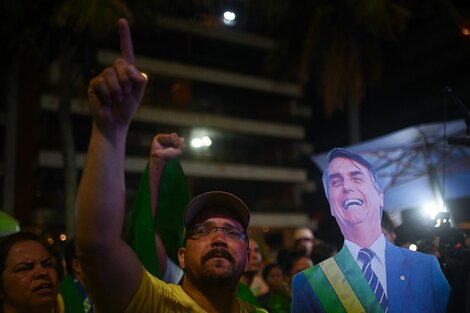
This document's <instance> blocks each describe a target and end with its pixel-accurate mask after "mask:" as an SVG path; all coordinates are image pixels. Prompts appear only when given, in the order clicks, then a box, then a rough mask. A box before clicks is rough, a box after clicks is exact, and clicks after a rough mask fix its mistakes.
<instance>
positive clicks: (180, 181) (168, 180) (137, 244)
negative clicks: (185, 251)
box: [129, 159, 191, 278]
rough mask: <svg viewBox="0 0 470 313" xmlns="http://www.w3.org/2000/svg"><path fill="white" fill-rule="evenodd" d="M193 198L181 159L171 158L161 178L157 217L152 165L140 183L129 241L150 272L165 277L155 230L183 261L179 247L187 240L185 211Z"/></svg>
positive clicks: (170, 254) (175, 259)
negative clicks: (153, 199)
mask: <svg viewBox="0 0 470 313" xmlns="http://www.w3.org/2000/svg"><path fill="white" fill-rule="evenodd" d="M190 199H191V195H190V193H189V189H188V182H187V179H186V176H185V175H184V172H183V169H182V168H181V165H180V163H179V161H178V160H175V159H173V160H168V161H167V163H166V166H165V169H164V170H163V174H162V177H161V179H160V185H159V190H158V205H157V214H156V216H155V220H153V219H152V207H151V192H150V185H149V165H148V164H147V166H146V168H145V171H144V174H143V176H142V178H141V181H140V184H139V190H138V193H137V197H136V200H135V203H134V206H133V209H132V214H131V221H130V229H129V245H130V246H131V247H132V249H133V250H134V251H135V253H136V254H137V256H138V257H139V259H140V261H141V262H142V264H143V265H144V267H145V268H146V269H147V271H148V272H149V273H151V274H152V275H154V276H155V277H158V278H162V276H163V273H161V271H160V268H159V264H158V260H157V253H158V251H156V247H155V237H154V232H157V233H158V234H159V236H160V239H161V240H162V242H163V245H164V246H165V249H166V252H167V254H168V257H169V258H170V259H171V260H172V261H173V262H175V263H176V264H179V262H178V254H177V252H178V248H179V247H181V246H182V243H183V227H184V226H183V213H184V208H185V207H186V204H187V203H188V202H189V200H190Z"/></svg>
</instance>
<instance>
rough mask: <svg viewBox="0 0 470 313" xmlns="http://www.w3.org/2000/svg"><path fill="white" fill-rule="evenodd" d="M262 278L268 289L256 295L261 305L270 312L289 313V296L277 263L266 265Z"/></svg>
mask: <svg viewBox="0 0 470 313" xmlns="http://www.w3.org/2000/svg"><path fill="white" fill-rule="evenodd" d="M263 280H264V281H265V282H266V284H267V286H268V288H269V291H268V292H266V293H264V294H263V295H261V296H259V297H258V300H259V302H260V304H261V307H263V308H265V309H266V310H267V311H268V312H270V313H289V312H290V304H291V296H290V292H289V287H288V285H287V283H286V280H285V278H284V274H283V272H282V269H281V266H280V265H279V264H277V263H270V264H268V265H266V266H265V267H264V269H263Z"/></svg>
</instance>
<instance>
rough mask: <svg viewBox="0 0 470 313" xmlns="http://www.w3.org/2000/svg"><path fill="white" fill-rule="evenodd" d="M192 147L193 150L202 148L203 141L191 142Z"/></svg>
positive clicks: (195, 140)
mask: <svg viewBox="0 0 470 313" xmlns="http://www.w3.org/2000/svg"><path fill="white" fill-rule="evenodd" d="M191 147H193V148H196V149H198V148H201V147H202V140H201V138H194V139H193V140H191Z"/></svg>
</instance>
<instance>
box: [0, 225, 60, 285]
mask: <svg viewBox="0 0 470 313" xmlns="http://www.w3.org/2000/svg"><path fill="white" fill-rule="evenodd" d="M23 241H36V242H38V243H40V244H41V245H42V246H43V247H44V249H46V250H47V251H48V252H49V253H50V254H51V256H52V251H51V249H50V248H49V246H48V245H47V244H46V243H45V241H44V240H43V239H42V238H41V237H40V236H39V235H37V234H35V233H32V232H26V231H21V232H17V233H13V234H10V235H8V236H5V237H3V238H2V239H1V241H0V277H1V275H2V274H3V271H4V270H5V262H6V259H7V257H8V254H9V253H10V250H11V248H13V246H15V245H16V244H18V243H21V242H23ZM0 289H3V286H2V284H1V283H0Z"/></svg>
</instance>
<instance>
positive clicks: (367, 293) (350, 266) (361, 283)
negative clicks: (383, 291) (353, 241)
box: [334, 247, 383, 313]
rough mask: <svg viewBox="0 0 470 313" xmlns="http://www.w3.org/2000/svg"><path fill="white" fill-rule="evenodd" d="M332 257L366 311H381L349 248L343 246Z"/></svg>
mask: <svg viewBox="0 0 470 313" xmlns="http://www.w3.org/2000/svg"><path fill="white" fill-rule="evenodd" d="M334 259H335V260H336V263H337V264H338V266H339V267H340V269H341V271H342V272H343V273H344V275H345V276H346V278H347V280H348V282H349V284H350V285H351V286H353V289H354V292H355V294H356V296H357V297H358V298H359V301H360V302H361V304H362V306H363V307H364V308H365V309H366V311H367V312H371V313H372V312H377V313H379V312H383V309H382V306H381V305H380V303H379V301H378V300H377V297H376V296H375V294H374V292H373V291H372V289H371V288H370V286H369V284H368V283H367V281H366V279H365V278H364V274H363V273H362V271H361V269H360V268H359V266H358V265H357V262H356V261H355V260H354V258H353V257H352V255H351V253H350V252H349V249H348V248H346V247H344V248H343V249H341V251H340V252H339V253H338V254H337V255H336V256H335V257H334Z"/></svg>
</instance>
